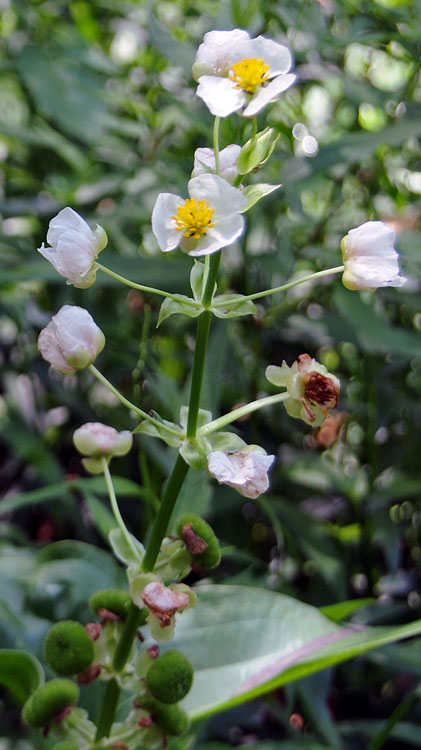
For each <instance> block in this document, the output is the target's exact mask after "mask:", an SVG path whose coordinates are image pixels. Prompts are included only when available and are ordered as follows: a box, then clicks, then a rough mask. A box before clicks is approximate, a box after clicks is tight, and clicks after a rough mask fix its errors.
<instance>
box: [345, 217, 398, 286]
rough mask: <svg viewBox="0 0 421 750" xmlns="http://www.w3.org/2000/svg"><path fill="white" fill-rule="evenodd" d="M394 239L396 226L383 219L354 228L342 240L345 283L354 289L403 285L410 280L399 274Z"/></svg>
mask: <svg viewBox="0 0 421 750" xmlns="http://www.w3.org/2000/svg"><path fill="white" fill-rule="evenodd" d="M394 241H395V233H394V231H393V229H391V228H390V227H388V226H387V224H384V223H383V222H382V221H367V222H366V223H365V224H361V226H359V227H356V228H355V229H351V231H350V232H348V234H347V235H346V237H343V238H342V241H341V250H342V257H343V262H344V266H345V271H344V274H343V276H342V283H343V284H344V286H346V287H347V289H352V290H354V289H377V287H379V286H402V284H404V283H405V281H406V279H405V278H404V277H403V276H400V275H399V256H398V253H397V252H396V250H395V248H394V246H393V243H394Z"/></svg>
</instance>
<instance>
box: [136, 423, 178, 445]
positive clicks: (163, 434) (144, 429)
mask: <svg viewBox="0 0 421 750" xmlns="http://www.w3.org/2000/svg"><path fill="white" fill-rule="evenodd" d="M162 424H163V425H167V426H168V427H171V429H172V430H174V431H175V432H179V433H180V437H179V438H178V437H176V436H175V435H171V434H170V433H169V432H167V430H166V429H165V428H164V427H163V428H162V429H160V427H158V425H155V424H151V423H150V422H148V421H147V420H146V419H145V420H144V421H143V422H141V423H140V425H138V427H136V429H135V430H134V431H133V433H134V434H135V433H137V434H141V435H150V436H151V437H157V438H160V439H161V440H163V441H164V443H166V444H167V445H171V446H172V447H173V448H178V447H179V445H180V444H181V442H182V440H183V439H184V432H183V430H182V429H181V427H180V425H178V424H175V422H167V420H166V419H163V420H162Z"/></svg>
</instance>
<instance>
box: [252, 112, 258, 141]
mask: <svg viewBox="0 0 421 750" xmlns="http://www.w3.org/2000/svg"><path fill="white" fill-rule="evenodd" d="M256 135H257V117H253V119H252V121H251V137H252V138H253V139H254V138H256Z"/></svg>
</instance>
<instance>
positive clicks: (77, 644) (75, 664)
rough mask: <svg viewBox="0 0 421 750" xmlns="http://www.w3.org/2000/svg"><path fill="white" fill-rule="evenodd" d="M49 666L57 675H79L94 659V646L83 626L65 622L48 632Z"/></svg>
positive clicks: (47, 651)
mask: <svg viewBox="0 0 421 750" xmlns="http://www.w3.org/2000/svg"><path fill="white" fill-rule="evenodd" d="M44 651H45V658H46V660H47V664H48V666H49V667H51V669H53V670H54V672H57V674H63V675H71V674H79V672H83V671H84V670H85V669H87V668H88V667H89V665H90V664H91V663H92V660H93V658H94V644H93V640H92V638H91V636H90V635H89V633H88V632H87V631H86V630H85V628H84V627H83V625H81V624H80V623H79V622H75V621H74V620H63V622H58V623H56V625H53V627H52V628H51V629H50V630H49V631H48V633H47V635H46V638H45V641H44Z"/></svg>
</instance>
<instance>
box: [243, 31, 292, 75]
mask: <svg viewBox="0 0 421 750" xmlns="http://www.w3.org/2000/svg"><path fill="white" fill-rule="evenodd" d="M244 58H257V59H258V60H264V61H265V63H266V65H269V66H270V73H269V74H270V77H271V78H272V77H273V76H277V75H279V74H282V73H287V72H288V70H289V69H290V68H291V65H292V55H291V52H290V51H289V49H288V47H285V46H284V45H283V44H278V42H274V41H273V40H272V39H266V38H265V37H264V36H258V37H256V39H250V40H248V41H241V42H240V43H239V44H237V45H236V48H235V52H234V55H233V59H235V61H239V60H244Z"/></svg>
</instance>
